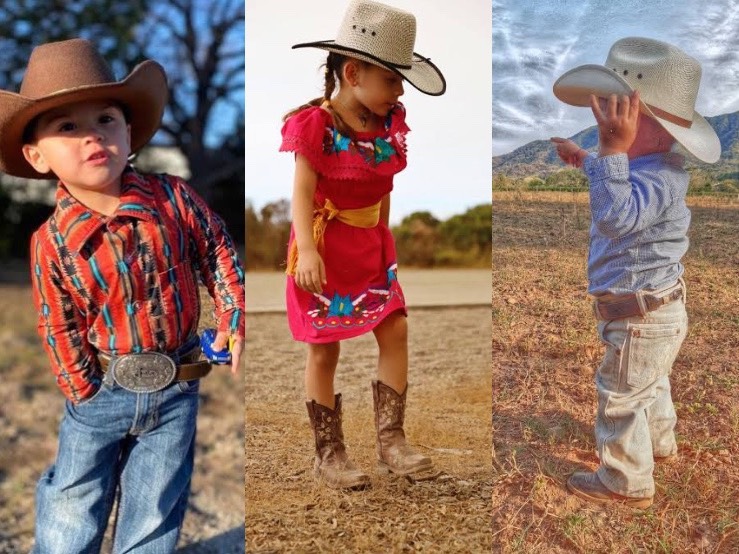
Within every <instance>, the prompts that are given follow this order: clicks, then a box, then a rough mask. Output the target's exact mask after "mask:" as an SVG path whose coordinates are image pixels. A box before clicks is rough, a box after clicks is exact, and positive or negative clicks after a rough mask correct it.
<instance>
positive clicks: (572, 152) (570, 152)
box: [549, 137, 588, 167]
mask: <svg viewBox="0 0 739 554" xmlns="http://www.w3.org/2000/svg"><path fill="white" fill-rule="evenodd" d="M549 140H550V141H551V142H552V143H553V144H554V146H555V147H556V148H557V155H558V156H559V159H560V160H562V161H563V162H564V163H566V164H570V165H574V166H575V167H580V166H582V162H583V160H584V159H585V158H586V157H587V155H588V151H587V150H585V149H584V148H580V147H579V146H578V145H577V144H575V143H574V142H572V141H571V140H569V139H564V138H560V137H552V138H550V139H549Z"/></svg>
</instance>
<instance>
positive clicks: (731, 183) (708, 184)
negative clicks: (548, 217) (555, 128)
mask: <svg viewBox="0 0 739 554" xmlns="http://www.w3.org/2000/svg"><path fill="white" fill-rule="evenodd" d="M688 173H689V174H690V184H689V186H688V194H695V195H701V194H718V195H721V194H729V195H731V194H733V195H736V194H737V193H739V174H737V173H736V172H734V173H720V174H715V173H714V172H710V171H707V170H705V169H701V168H696V167H693V168H688ZM496 190H499V191H506V190H508V191H537V190H549V191H565V192H587V191H588V178H587V177H586V176H585V174H584V173H583V172H582V170H580V169H575V168H566V169H560V170H559V171H554V172H552V173H549V174H548V175H546V177H543V178H542V177H539V176H526V177H511V176H508V175H504V174H502V173H496V174H495V175H493V191H496Z"/></svg>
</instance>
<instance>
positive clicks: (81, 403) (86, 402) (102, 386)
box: [75, 382, 107, 407]
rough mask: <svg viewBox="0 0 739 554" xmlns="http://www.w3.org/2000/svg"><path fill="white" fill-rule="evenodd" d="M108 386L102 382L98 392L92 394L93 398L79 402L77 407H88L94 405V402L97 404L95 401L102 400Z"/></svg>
mask: <svg viewBox="0 0 739 554" xmlns="http://www.w3.org/2000/svg"><path fill="white" fill-rule="evenodd" d="M106 386H107V385H106V384H105V383H104V382H101V383H100V386H99V387H98V390H96V391H95V392H94V393H93V394H92V396H90V397H88V398H85V399H84V400H82V401H81V402H77V404H75V406H76V407H79V406H88V405H89V404H92V403H93V402H95V400H97V399H98V398H100V397H101V396H102V394H103V392H105V388H106Z"/></svg>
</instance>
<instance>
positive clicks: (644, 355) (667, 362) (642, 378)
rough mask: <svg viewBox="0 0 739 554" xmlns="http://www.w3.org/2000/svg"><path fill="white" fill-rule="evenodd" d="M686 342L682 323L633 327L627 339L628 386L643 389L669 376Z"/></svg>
mask: <svg viewBox="0 0 739 554" xmlns="http://www.w3.org/2000/svg"><path fill="white" fill-rule="evenodd" d="M684 338H685V330H684V327H683V326H682V325H681V324H679V323H674V324H673V323H670V324H654V323H652V324H641V323H639V324H637V323H632V324H630V325H629V326H628V334H627V338H626V348H628V358H627V359H628V368H627V375H626V382H627V383H628V385H629V386H630V387H634V388H644V387H646V386H647V385H649V384H651V383H653V382H655V381H656V380H657V379H659V378H661V377H664V376H666V375H669V374H670V369H671V368H672V364H673V363H674V362H675V358H677V354H678V352H679V351H680V345H682V342H683V339H684Z"/></svg>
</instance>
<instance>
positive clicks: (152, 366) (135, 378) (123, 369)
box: [110, 352, 177, 392]
mask: <svg viewBox="0 0 739 554" xmlns="http://www.w3.org/2000/svg"><path fill="white" fill-rule="evenodd" d="M110 371H111V372H112V373H113V379H114V380H115V382H116V383H118V384H119V385H120V386H121V387H123V388H124V389H126V390H128V391H131V392H156V391H159V390H162V389H163V388H165V387H167V386H169V385H170V384H171V383H172V381H174V379H175V377H176V375H177V366H176V365H175V363H174V360H173V359H172V358H170V357H169V356H167V355H166V354H162V353H160V352H142V353H140V354H125V355H123V356H119V357H116V358H114V359H113V360H112V361H111V364H110Z"/></svg>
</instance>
